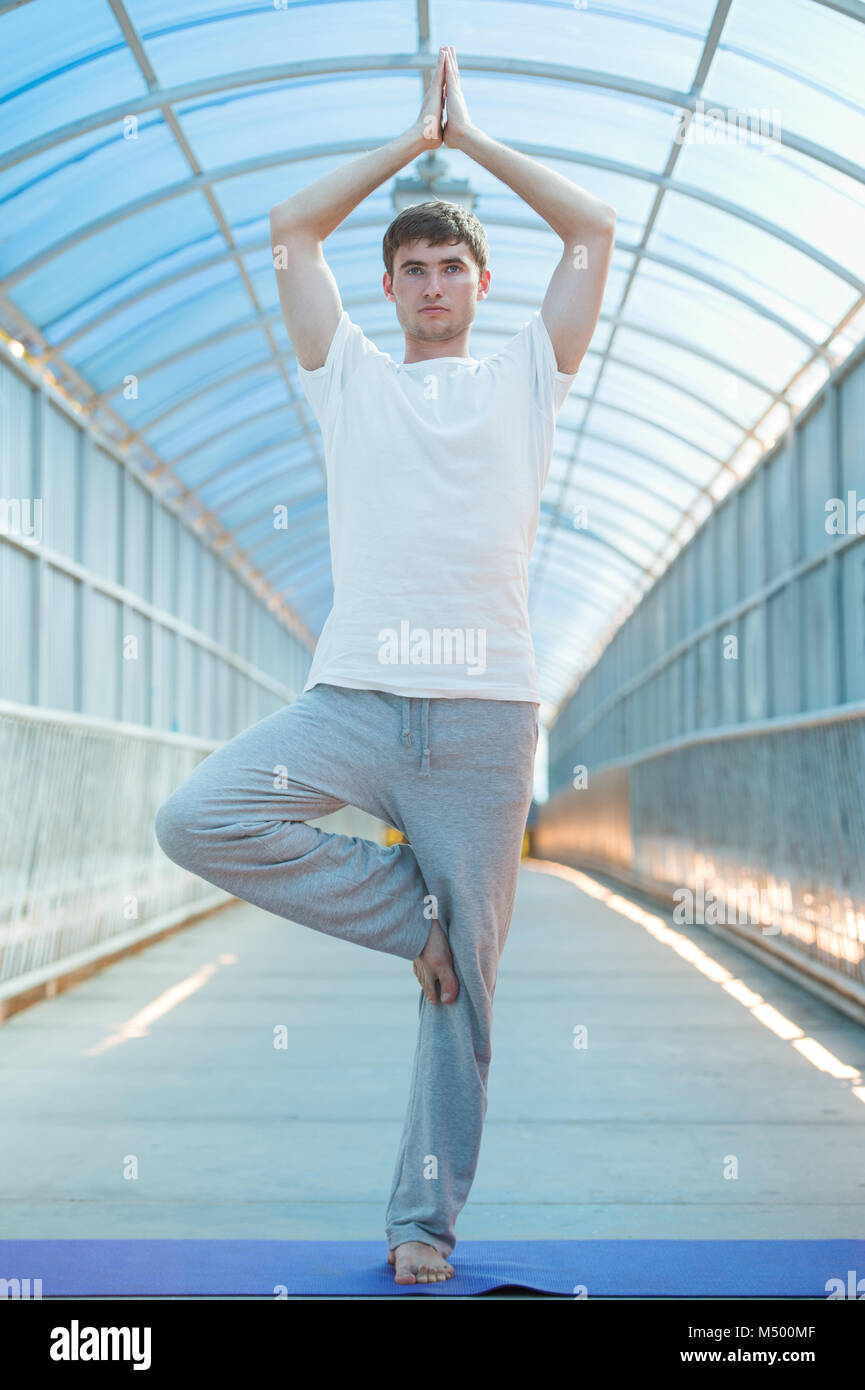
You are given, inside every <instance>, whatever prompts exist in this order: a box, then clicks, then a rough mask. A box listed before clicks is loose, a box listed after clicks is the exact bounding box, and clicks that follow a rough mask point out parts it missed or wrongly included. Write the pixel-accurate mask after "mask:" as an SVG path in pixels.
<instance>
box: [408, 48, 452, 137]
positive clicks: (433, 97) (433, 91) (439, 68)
mask: <svg viewBox="0 0 865 1390" xmlns="http://www.w3.org/2000/svg"><path fill="white" fill-rule="evenodd" d="M444 78H445V51H444V49H443V48H440V49H439V60H438V62H437V63H436V66H435V70H434V72H433V75H432V77H431V79H430V84H429V86H428V87H427V90H426V96H425V97H424V102H423V106H422V107H421V109H420V115H419V116H418V118H417V120H416V121H415V125H414V130H415V133H416V134H417V135H418V136H419V137H420V138H421V139H422V140H423V142H424V145H425V146H426V148H427V149H428V150H437V149H438V147H439V145H440V144H441V143H442V119H443V116H444Z"/></svg>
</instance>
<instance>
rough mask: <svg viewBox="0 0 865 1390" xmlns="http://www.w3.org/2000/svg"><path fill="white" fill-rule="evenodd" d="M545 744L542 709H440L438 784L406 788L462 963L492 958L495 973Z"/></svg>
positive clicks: (402, 793) (410, 819) (437, 704)
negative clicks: (540, 746)
mask: <svg viewBox="0 0 865 1390" xmlns="http://www.w3.org/2000/svg"><path fill="white" fill-rule="evenodd" d="M537 735H538V725H537V707H536V706H535V705H533V704H530V703H528V702H525V701H512V700H470V699H464V700H453V701H450V700H444V699H441V700H436V701H432V700H431V701H430V728H429V744H430V750H431V751H430V776H429V778H428V779H421V778H417V777H415V778H411V777H410V778H407V779H403V780H402V781H401V782H400V784H399V805H400V811H401V814H402V818H403V820H404V821H405V825H406V834H407V835H408V838H409V840H410V842H411V845H412V848H413V849H414V851H415V856H416V858H417V861H418V864H419V867H420V870H421V873H422V875H423V878H424V881H425V883H426V884H427V886H428V888H429V891H430V893H433V894H435V896H436V899H437V903H438V906H439V909H440V911H439V914H438V917H439V921H440V922H442V925H443V926H444V927H445V928H446V930H447V931H448V936H449V940H450V943H451V948H452V950H453V951H454V953H455V958H457V959H458V960H459V959H460V958H461V959H462V960H463V961H464V962H467V963H469V964H470V963H471V962H472V961H476V960H478V959H481V958H483V960H484V961H485V962H486V963H487V965H488V966H489V967H490V969H491V970H493V973H494V963H495V962H496V961H497V959H498V956H499V955H500V953H501V951H502V949H503V948H504V943H505V939H506V937H507V933H508V929H509V926H510V921H511V916H512V912H513V904H514V898H515V895H516V887H517V880H518V877H519V868H520V857H521V851H522V844H523V836H524V834H525V828H526V821H527V819H528V813H529V807H530V805H531V800H532V787H533V780H534V761H535V751H536V748H537ZM484 973H485V974H487V973H488V972H487V971H486V970H485V972H484Z"/></svg>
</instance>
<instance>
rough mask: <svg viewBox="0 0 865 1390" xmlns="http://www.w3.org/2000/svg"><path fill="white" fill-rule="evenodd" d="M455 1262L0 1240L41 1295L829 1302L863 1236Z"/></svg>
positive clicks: (6, 1269)
mask: <svg viewBox="0 0 865 1390" xmlns="http://www.w3.org/2000/svg"><path fill="white" fill-rule="evenodd" d="M450 1263H451V1264H452V1265H453V1267H454V1270H455V1274H454V1277H453V1278H452V1279H448V1280H447V1281H446V1282H445V1283H443V1284H427V1285H423V1284H403V1285H397V1284H394V1282H393V1270H392V1268H391V1266H390V1265H389V1264H388V1263H387V1255H386V1249H385V1244H384V1241H382V1240H351V1241H334V1240H4V1241H0V1278H5V1279H16V1278H17V1279H22V1280H23V1279H30V1280H31V1289H32V1288H33V1287H34V1286H33V1284H32V1281H33V1280H36V1279H41V1281H42V1285H41V1293H42V1297H43V1298H59V1297H64V1298H91V1297H102V1298H106V1297H112V1298H123V1297H130V1296H136V1297H158V1296H174V1297H177V1298H183V1297H187V1296H193V1297H195V1296H197V1297H203V1296H211V1297H214V1296H222V1297H229V1298H242V1297H259V1298H276V1297H278V1296H279V1293H280V1292H283V1291H284V1292H283V1296H285V1294H288V1295H294V1296H298V1295H300V1296H304V1295H306V1296H316V1295H318V1296H322V1297H325V1296H328V1295H331V1296H347V1297H351V1296H352V1295H355V1296H358V1295H365V1296H369V1295H387V1294H390V1295H392V1296H394V1297H402V1296H403V1295H406V1294H408V1295H411V1296H412V1297H417V1296H418V1295H421V1296H422V1297H424V1298H452V1297H463V1298H464V1297H465V1296H466V1295H467V1294H480V1293H487V1292H489V1291H490V1290H493V1289H499V1288H503V1287H506V1286H516V1287H518V1288H524V1289H532V1290H536V1291H538V1292H540V1293H550V1294H561V1295H565V1296H567V1297H570V1298H575V1297H577V1296H579V1295H578V1294H577V1293H576V1292H575V1289H577V1288H579V1287H585V1290H586V1295H587V1296H588V1297H589V1298H822V1299H825V1298H827V1297H828V1294H829V1292H830V1291H831V1288H832V1287H835V1286H830V1285H829V1281H830V1280H833V1279H834V1280H840V1281H841V1284H842V1286H843V1288H844V1289H845V1290H846V1289H847V1287H848V1285H852V1284H854V1283H855V1280H856V1278H861V1277H862V1275H863V1273H865V1240H474V1241H472V1240H467V1241H460V1242H459V1243H458V1244H457V1247H456V1249H455V1250H454V1253H453V1255H452V1256H451V1260H450ZM851 1271H856V1272H857V1273H856V1274H852V1275H851ZM277 1291H278V1292H277ZM841 1296H842V1297H843V1296H844V1294H843V1293H842V1294H841ZM847 1296H848V1297H849V1296H850V1295H849V1294H847Z"/></svg>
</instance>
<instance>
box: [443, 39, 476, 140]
mask: <svg viewBox="0 0 865 1390" xmlns="http://www.w3.org/2000/svg"><path fill="white" fill-rule="evenodd" d="M444 51H445V55H446V58H447V63H446V66H445V101H446V102H447V121H446V123H445V128H444V136H443V138H444V143H445V144H446V145H447V146H448V147H449V148H450V149H452V150H455V149H459V144H460V141H461V140H462V138H463V136H464V135H467V134H468V132H469V131H470V130H471V129H472V122H471V120H470V119H469V110H468V107H467V106H466V103H465V98H464V96H463V89H462V83H461V82H460V70H459V68H458V67H457V55H456V53H455V52H454V50H453V48H451V46H450V45H448V46H447V47H446V48H445V50H444Z"/></svg>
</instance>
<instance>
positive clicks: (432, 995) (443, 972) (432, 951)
mask: <svg viewBox="0 0 865 1390" xmlns="http://www.w3.org/2000/svg"><path fill="white" fill-rule="evenodd" d="M412 968H413V969H414V973H415V975H416V976H417V978H418V980H419V981H420V985H421V989H422V990H423V992H424V994H425V995H426V997H427V999H428V1000H429V1002H430V1003H431V1004H437V1003H438V1002H439V997H438V994H437V986H438V987H439V988H440V989H441V1002H442V1003H443V1004H452V1003H453V1002H454V1000H455V999H456V997H457V995H458V994H459V988H460V987H459V982H458V980H457V977H456V975H455V974H454V958H453V956H452V954H451V948H450V945H449V943H448V939H447V937H446V936H445V930H444V927H443V926H442V925H441V923H440V922H439V920H438V918H436V917H434V918H433V924H432V930H431V932H430V934H429V936H428V937H427V943H426V945H425V946H424V948H423V950H422V951H421V953H420V955H419V956H417V957H416V958H415V960H414V961H413V963H412Z"/></svg>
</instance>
